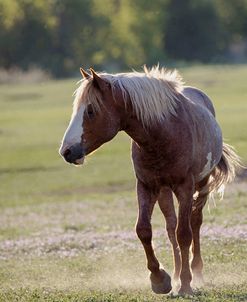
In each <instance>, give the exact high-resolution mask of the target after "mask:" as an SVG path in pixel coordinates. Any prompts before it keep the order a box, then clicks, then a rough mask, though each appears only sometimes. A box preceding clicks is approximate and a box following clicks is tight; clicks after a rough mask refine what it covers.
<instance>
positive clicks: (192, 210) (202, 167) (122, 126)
mask: <svg viewBox="0 0 247 302" xmlns="http://www.w3.org/2000/svg"><path fill="white" fill-rule="evenodd" d="M80 70H81V74H82V76H83V79H82V81H81V85H80V87H79V88H78V89H77V90H76V93H75V101H74V108H73V114H72V117H71V121H70V124H69V126H68V129H67V130H66V132H65V134H64V137H63V141H62V145H61V148H60V151H59V152H60V154H61V156H62V157H63V158H64V159H65V160H66V161H67V162H69V163H72V164H75V165H81V164H83V161H84V158H85V156H86V155H88V154H89V153H91V152H92V151H94V150H96V149H97V148H99V147H100V146H101V145H102V144H104V143H105V142H107V141H110V140H111V139H112V138H113V137H114V136H115V135H116V134H117V133H118V132H119V131H121V130H122V131H125V132H126V133H127V134H128V135H129V136H130V137H131V138H132V159H133V165H134V170H135V174H136V179H137V197H138V204H139V212H138V219H137V223H136V232H137V235H138V237H139V239H140V240H141V242H142V244H143V247H144V250H145V253H146V257H147V267H148V269H149V270H150V271H151V274H150V280H151V286H152V289H153V291H154V292H155V293H164V294H165V293H168V292H170V290H171V289H172V286H171V278H170V276H169V275H168V273H167V272H166V271H165V270H164V269H163V268H162V267H161V265H160V263H159V261H158V260H157V258H156V256H155V253H154V250H153V246H152V227H151V216H152V211H153V207H154V205H155V203H156V201H158V204H159V207H160V209H161V211H162V213H163V214H164V217H165V219H166V228H167V232H168V237H169V239H170V241H171V244H172V247H173V254H174V274H173V278H174V280H175V281H178V280H179V278H180V281H181V285H180V289H179V294H192V293H193V292H192V289H191V280H192V274H193V281H194V279H195V281H196V280H199V281H200V280H202V267H203V262H202V257H201V253H200V227H201V224H202V219H203V215H202V209H203V207H204V205H205V203H206V201H207V198H208V196H209V194H210V193H212V192H215V191H217V190H219V189H220V187H222V186H223V185H224V184H225V183H227V182H229V181H231V180H232V179H233V178H234V176H235V168H236V167H237V166H238V165H239V158H238V156H237V155H236V154H235V153H234V151H233V149H232V148H231V147H230V146H229V145H226V144H225V143H223V142H222V134H221V130H220V127H219V125H218V123H217V122H216V120H215V112H214V108H213V105H212V103H211V101H210V99H209V98H208V97H207V96H206V95H205V94H204V93H203V92H202V91H200V90H198V89H196V88H192V87H186V86H183V83H182V80H181V77H180V76H179V75H178V74H177V73H176V71H173V72H168V71H166V70H165V69H159V67H153V68H152V69H150V70H148V69H147V68H146V67H144V72H143V73H138V72H131V73H122V74H115V75H113V74H106V73H99V74H97V73H96V72H95V71H94V70H93V69H91V74H89V73H87V72H86V71H85V70H83V69H82V68H81V69H80ZM173 193H174V194H175V196H176V198H177V200H178V219H177V217H176V213H175V209H174V204H173ZM191 245H192V254H193V256H192V261H191V264H190V262H189V253H190V246H191ZM190 268H191V270H192V274H191V270H190Z"/></svg>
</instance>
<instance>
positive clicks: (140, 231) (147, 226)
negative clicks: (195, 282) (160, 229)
mask: <svg viewBox="0 0 247 302" xmlns="http://www.w3.org/2000/svg"><path fill="white" fill-rule="evenodd" d="M137 196H138V205H139V213H138V219H137V223H136V233H137V235H138V237H139V239H140V240H141V242H142V245H143V247H144V250H145V253H146V257H147V267H148V269H149V270H150V272H151V275H150V280H151V285H152V290H153V291H154V292H155V293H157V294H166V293H169V291H170V290H171V289H172V287H171V278H170V276H169V275H168V274H167V273H166V272H165V271H164V270H163V269H161V268H160V264H159V261H158V260H157V258H156V257H155V254H154V250H153V246H152V226H151V215H152V212H153V207H154V204H155V202H156V200H157V199H156V197H157V196H152V194H151V192H150V191H149V190H148V189H147V187H146V186H145V185H144V184H143V183H142V182H141V181H139V180H138V181H137Z"/></svg>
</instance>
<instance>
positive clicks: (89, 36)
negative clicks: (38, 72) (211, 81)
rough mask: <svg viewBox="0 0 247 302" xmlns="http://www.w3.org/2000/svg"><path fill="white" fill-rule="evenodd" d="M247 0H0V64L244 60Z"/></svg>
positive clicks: (64, 71)
mask: <svg viewBox="0 0 247 302" xmlns="http://www.w3.org/2000/svg"><path fill="white" fill-rule="evenodd" d="M246 59H247V0H153V1H150V0H46V1H44V0H0V68H4V69H10V68H12V67H19V68H22V69H28V68H30V67H31V66H37V67H40V68H42V69H44V70H48V71H49V72H51V73H52V74H53V75H54V76H57V77H63V76H69V75H73V74H74V73H75V72H77V69H78V66H80V65H83V66H85V67H86V68H87V67H89V66H94V67H95V68H97V69H107V70H108V71H109V70H119V69H126V68H130V67H131V68H139V67H140V66H141V65H143V64H144V63H146V64H148V65H151V64H154V63H157V62H158V61H159V62H160V63H165V64H168V63H169V64H173V63H174V62H175V61H176V62H185V61H196V62H206V63H208V62H209V63H215V62H221V63H222V62H236V61H237V62H245V61H246Z"/></svg>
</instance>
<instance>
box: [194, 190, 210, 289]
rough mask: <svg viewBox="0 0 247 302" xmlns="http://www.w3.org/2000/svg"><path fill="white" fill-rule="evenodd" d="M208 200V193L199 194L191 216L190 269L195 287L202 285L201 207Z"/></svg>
mask: <svg viewBox="0 0 247 302" xmlns="http://www.w3.org/2000/svg"><path fill="white" fill-rule="evenodd" d="M207 198H208V192H205V193H202V192H201V193H199V195H198V197H197V199H196V201H195V208H194V209H193V211H192V214H191V228H192V237H193V242H192V254H193V258H192V261H191V269H192V275H193V284H194V285H196V286H200V285H202V284H203V276H202V269H203V261H202V256H201V249H200V228H201V225H202V221H203V213H202V210H203V207H204V205H205V204H206V201H207Z"/></svg>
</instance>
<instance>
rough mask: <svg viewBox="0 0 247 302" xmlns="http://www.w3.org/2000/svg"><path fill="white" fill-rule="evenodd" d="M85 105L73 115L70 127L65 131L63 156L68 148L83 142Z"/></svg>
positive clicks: (61, 149)
mask: <svg viewBox="0 0 247 302" xmlns="http://www.w3.org/2000/svg"><path fill="white" fill-rule="evenodd" d="M84 110H85V105H83V104H82V105H81V106H80V108H79V109H78V111H77V112H76V113H75V114H73V115H72V117H71V120H70V123H69V126H68V128H67V130H66V131H65V134H64V137H63V140H62V144H61V147H60V150H59V152H60V154H62V153H63V152H64V151H65V150H66V149H67V148H69V147H71V146H72V145H74V144H76V143H80V142H81V136H82V134H83V116H84Z"/></svg>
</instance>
